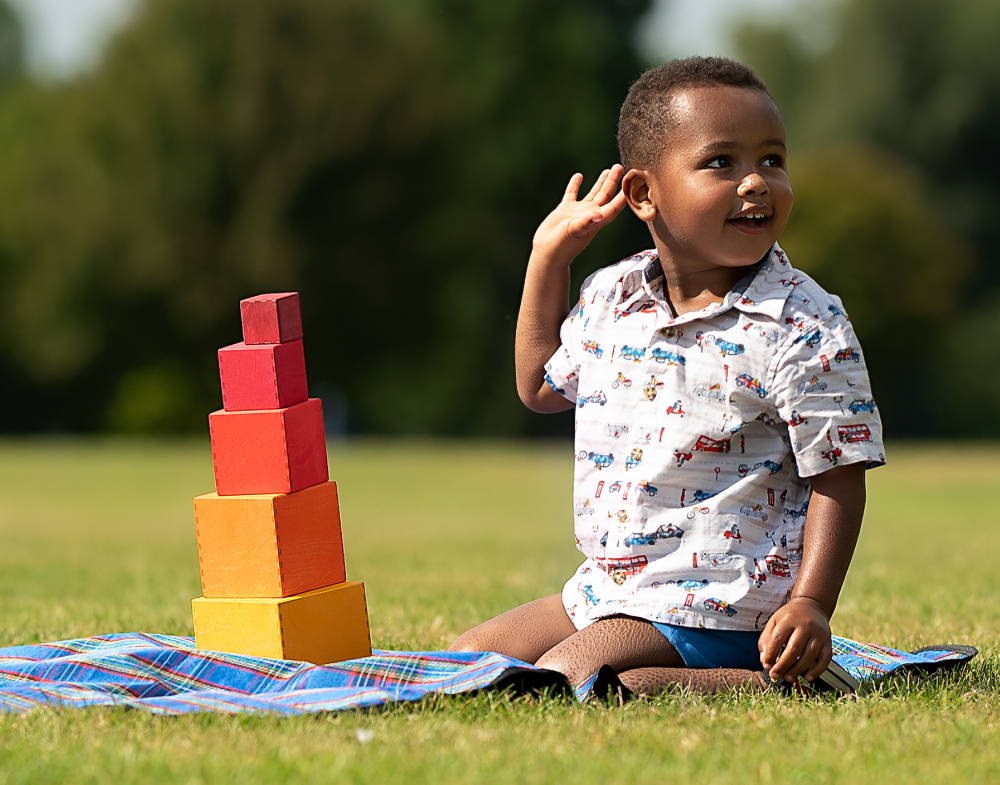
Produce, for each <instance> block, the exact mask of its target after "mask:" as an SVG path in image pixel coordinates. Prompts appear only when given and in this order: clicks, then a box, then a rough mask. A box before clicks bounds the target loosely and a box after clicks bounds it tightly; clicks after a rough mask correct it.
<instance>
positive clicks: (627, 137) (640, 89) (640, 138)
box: [618, 57, 773, 171]
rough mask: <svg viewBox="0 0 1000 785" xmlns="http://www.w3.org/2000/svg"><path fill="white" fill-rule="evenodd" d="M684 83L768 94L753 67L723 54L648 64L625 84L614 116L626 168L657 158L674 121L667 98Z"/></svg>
mask: <svg viewBox="0 0 1000 785" xmlns="http://www.w3.org/2000/svg"><path fill="white" fill-rule="evenodd" d="M685 87H746V88H748V89H750V90H760V91H761V92H762V93H764V94H765V95H767V97H768V98H771V94H770V93H769V92H768V90H767V87H766V86H765V85H764V83H763V82H762V81H761V80H760V79H759V78H758V77H757V75H756V74H755V73H754V72H753V71H751V70H750V69H749V68H747V66H745V65H743V63H738V62H736V61H735V60H729V59H728V58H725V57H685V58H683V59H681V60H671V61H670V62H669V63H665V64H664V65H661V66H659V67H657V68H651V69H650V70H648V71H646V73H644V74H643V75H642V76H640V77H639V78H638V79H637V80H636V81H635V82H634V83H633V84H632V86H631V87H630V88H629V91H628V95H626V96H625V101H624V102H623V103H622V108H621V113H620V114H619V116H618V154H619V155H620V156H621V162H622V164H623V165H624V167H625V169H626V171H627V170H629V169H645V168H648V167H650V166H652V165H653V164H655V163H656V162H657V161H658V160H659V157H660V154H661V153H662V152H663V149H664V147H665V145H666V138H665V136H666V135H665V131H666V129H667V128H668V127H669V126H671V125H672V124H673V123H674V122H676V120H675V118H674V116H673V108H672V106H671V99H672V98H673V94H674V93H675V92H677V91H678V90H680V89H682V88H685ZM772 100H773V99H772Z"/></svg>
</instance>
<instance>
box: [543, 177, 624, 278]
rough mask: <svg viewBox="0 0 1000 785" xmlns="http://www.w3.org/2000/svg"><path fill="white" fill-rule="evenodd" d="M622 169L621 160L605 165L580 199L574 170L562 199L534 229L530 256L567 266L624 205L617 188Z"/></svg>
mask: <svg viewBox="0 0 1000 785" xmlns="http://www.w3.org/2000/svg"><path fill="white" fill-rule="evenodd" d="M623 171H624V169H623V167H622V165H621V164H615V165H614V166H612V167H611V168H610V169H605V170H604V171H603V172H601V176H600V177H598V178H597V181H596V182H595V183H594V185H593V186H592V187H591V189H590V191H588V192H587V195H586V196H584V197H583V198H582V199H577V195H578V194H579V192H580V186H581V185H582V184H583V175H582V174H580V173H579V172H577V173H576V174H574V175H573V176H572V177H571V178H570V179H569V184H568V185H567V186H566V192H565V193H564V194H563V198H562V201H561V202H559V204H558V205H556V208H555V209H554V210H553V211H552V212H551V213H549V214H548V216H546V218H545V220H544V221H542V223H541V224H540V225H539V227H538V229H537V230H536V231H535V236H534V239H533V240H532V249H531V254H532V257H534V258H535V259H538V260H544V262H545V263H546V264H556V265H559V266H561V267H569V265H570V264H571V263H572V261H573V260H574V259H575V258H576V257H577V256H578V255H579V254H580V252H581V251H583V249H584V248H586V247H587V246H588V245H589V244H590V241H591V240H592V239H594V235H596V234H597V232H598V231H599V230H600V229H601V228H603V227H604V226H607V225H608V224H609V223H611V222H612V221H613V220H614V219H615V218H617V217H618V214H619V213H620V212H621V211H622V209H623V208H624V207H625V194H624V193H622V191H621V190H619V188H618V182H619V180H620V179H621V176H622V172H623Z"/></svg>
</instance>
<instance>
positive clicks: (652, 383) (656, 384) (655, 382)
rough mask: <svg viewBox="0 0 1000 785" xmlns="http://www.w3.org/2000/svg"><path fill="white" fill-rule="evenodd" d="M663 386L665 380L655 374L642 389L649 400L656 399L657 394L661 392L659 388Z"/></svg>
mask: <svg viewBox="0 0 1000 785" xmlns="http://www.w3.org/2000/svg"><path fill="white" fill-rule="evenodd" d="M662 386H663V382H661V381H660V380H659V379H657V378H656V377H655V376H652V375H651V376H650V377H649V381H648V382H646V384H645V385H644V386H643V388H642V391H643V393H645V395H646V400H647V401H655V400H656V394H657V392H659V388H660V387H662Z"/></svg>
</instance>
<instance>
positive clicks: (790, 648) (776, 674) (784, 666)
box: [771, 630, 803, 681]
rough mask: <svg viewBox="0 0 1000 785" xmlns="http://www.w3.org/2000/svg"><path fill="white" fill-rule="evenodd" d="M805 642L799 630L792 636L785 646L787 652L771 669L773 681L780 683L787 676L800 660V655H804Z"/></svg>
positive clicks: (783, 653)
mask: <svg viewBox="0 0 1000 785" xmlns="http://www.w3.org/2000/svg"><path fill="white" fill-rule="evenodd" d="M802 648H803V640H802V635H801V634H800V633H799V631H798V630H796V631H795V632H793V633H792V636H791V637H790V638H789V639H788V643H786V644H785V650H784V651H783V652H782V653H781V656H780V657H778V661H777V662H776V663H775V664H774V667H773V668H771V680H772V681H780V680H781V678H782V677H783V676H784V675H785V673H786V672H787V671H788V669H789V668H790V667H792V665H793V664H794V663H795V661H796V660H798V658H799V655H800V654H802Z"/></svg>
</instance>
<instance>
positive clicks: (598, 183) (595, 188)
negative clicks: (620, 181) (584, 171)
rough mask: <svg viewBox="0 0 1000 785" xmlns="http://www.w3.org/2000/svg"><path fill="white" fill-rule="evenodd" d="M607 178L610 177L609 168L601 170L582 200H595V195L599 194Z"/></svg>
mask: <svg viewBox="0 0 1000 785" xmlns="http://www.w3.org/2000/svg"><path fill="white" fill-rule="evenodd" d="M607 179H608V170H607V169H605V170H603V171H602V172H601V174H600V175H599V176H598V178H597V179H596V180H594V184H593V185H592V186H590V190H589V191H587V195H586V196H585V197H583V199H581V200H580V201H582V202H590V201H593V199H594V197H595V196H597V194H598V192H599V191H600V190H601V188H602V187H603V185H604V183H605V181H606V180H607Z"/></svg>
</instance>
